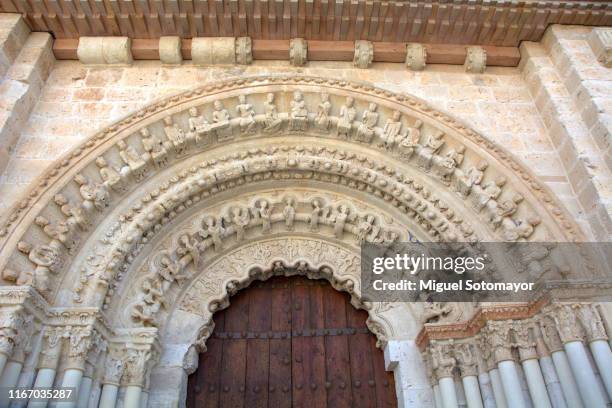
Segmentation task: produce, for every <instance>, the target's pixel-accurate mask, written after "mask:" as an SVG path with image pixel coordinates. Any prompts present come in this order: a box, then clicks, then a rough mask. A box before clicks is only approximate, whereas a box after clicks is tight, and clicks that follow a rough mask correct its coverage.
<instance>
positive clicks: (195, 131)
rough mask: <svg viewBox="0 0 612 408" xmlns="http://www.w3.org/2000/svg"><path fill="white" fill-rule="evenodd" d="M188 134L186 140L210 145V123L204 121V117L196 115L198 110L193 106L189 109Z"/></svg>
mask: <svg viewBox="0 0 612 408" xmlns="http://www.w3.org/2000/svg"><path fill="white" fill-rule="evenodd" d="M187 123H188V124H189V134H188V135H187V139H190V140H195V142H196V143H201V144H204V145H206V144H208V143H210V123H208V121H207V120H206V118H205V117H204V115H200V114H199V113H198V108H196V107H195V106H194V107H193V108H189V119H188V120H187Z"/></svg>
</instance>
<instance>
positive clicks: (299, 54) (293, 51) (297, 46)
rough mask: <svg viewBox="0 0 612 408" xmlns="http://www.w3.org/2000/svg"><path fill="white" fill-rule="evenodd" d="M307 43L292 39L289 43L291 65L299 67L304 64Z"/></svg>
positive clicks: (300, 39)
mask: <svg viewBox="0 0 612 408" xmlns="http://www.w3.org/2000/svg"><path fill="white" fill-rule="evenodd" d="M307 55H308V43H307V42H306V40H304V39H303V38H292V39H291V40H290V41H289V61H290V62H291V65H293V66H296V67H301V66H302V65H305V64H306V61H307V59H306V57H307Z"/></svg>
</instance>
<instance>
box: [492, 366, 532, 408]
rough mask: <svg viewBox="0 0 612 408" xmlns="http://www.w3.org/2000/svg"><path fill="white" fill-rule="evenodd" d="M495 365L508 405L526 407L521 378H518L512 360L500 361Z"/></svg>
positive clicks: (514, 407)
mask: <svg viewBox="0 0 612 408" xmlns="http://www.w3.org/2000/svg"><path fill="white" fill-rule="evenodd" d="M497 367H498V368H499V374H500V377H501V382H502V386H503V387H504V394H505V395H506V400H507V401H508V405H509V406H510V407H512V408H526V407H525V401H524V400H523V389H522V388H521V380H519V376H518V372H517V371H516V366H515V364H514V361H512V360H505V361H501V362H499V364H497Z"/></svg>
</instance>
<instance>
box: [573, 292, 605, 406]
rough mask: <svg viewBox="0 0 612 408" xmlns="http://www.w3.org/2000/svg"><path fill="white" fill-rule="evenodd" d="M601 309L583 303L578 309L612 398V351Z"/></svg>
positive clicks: (603, 380)
mask: <svg viewBox="0 0 612 408" xmlns="http://www.w3.org/2000/svg"><path fill="white" fill-rule="evenodd" d="M600 310H601V309H599V308H598V307H597V306H595V305H593V304H585V305H582V307H580V308H579V310H578V318H579V319H580V320H581V323H582V326H583V327H584V329H585V331H586V335H587V340H588V342H589V348H590V349H591V353H592V356H593V360H594V362H595V366H597V371H598V372H599V376H600V377H601V381H602V383H603V385H604V388H605V390H606V393H607V395H608V399H609V400H612V351H611V350H610V345H609V344H608V334H607V333H606V327H605V324H604V320H603V317H602V315H601V313H600Z"/></svg>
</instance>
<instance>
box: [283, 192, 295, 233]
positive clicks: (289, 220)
mask: <svg viewBox="0 0 612 408" xmlns="http://www.w3.org/2000/svg"><path fill="white" fill-rule="evenodd" d="M293 205H294V204H293V198H291V197H287V199H285V208H283V217H285V228H286V229H287V230H288V231H292V230H293V222H294V220H295V208H294V207H293Z"/></svg>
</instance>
